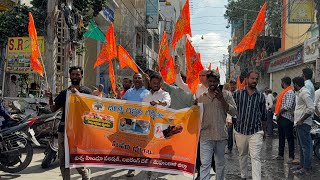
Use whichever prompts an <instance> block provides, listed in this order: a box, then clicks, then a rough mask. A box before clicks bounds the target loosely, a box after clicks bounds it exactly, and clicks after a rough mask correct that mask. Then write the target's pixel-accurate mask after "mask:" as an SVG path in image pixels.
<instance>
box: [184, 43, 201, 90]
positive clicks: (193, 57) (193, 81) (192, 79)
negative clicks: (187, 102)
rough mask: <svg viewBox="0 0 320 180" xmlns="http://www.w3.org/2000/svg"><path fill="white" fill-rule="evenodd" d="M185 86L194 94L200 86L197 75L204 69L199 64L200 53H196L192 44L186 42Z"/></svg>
mask: <svg viewBox="0 0 320 180" xmlns="http://www.w3.org/2000/svg"><path fill="white" fill-rule="evenodd" d="M186 61H187V84H188V86H189V89H190V91H191V92H192V94H195V93H196V91H197V88H198V85H199V84H200V79H199V73H200V72H201V71H202V70H203V69H204V68H203V66H202V63H201V58H200V53H198V54H197V53H196V51H195V50H194V48H193V46H192V44H191V43H190V41H189V40H188V39H187V41H186Z"/></svg>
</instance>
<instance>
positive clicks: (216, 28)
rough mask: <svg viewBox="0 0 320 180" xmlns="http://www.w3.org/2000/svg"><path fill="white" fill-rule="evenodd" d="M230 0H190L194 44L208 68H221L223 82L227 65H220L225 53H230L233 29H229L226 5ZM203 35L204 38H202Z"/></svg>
mask: <svg viewBox="0 0 320 180" xmlns="http://www.w3.org/2000/svg"><path fill="white" fill-rule="evenodd" d="M227 3H228V0H190V9H191V12H190V13H191V29H192V38H191V40H192V44H193V46H194V47H195V49H196V51H197V52H200V54H201V60H202V64H203V65H204V66H205V67H206V68H207V67H208V66H209V63H211V64H212V68H213V69H216V67H217V66H218V67H219V69H220V76H221V82H225V79H226V77H225V73H226V66H225V65H222V64H221V66H220V63H219V61H221V62H222V60H223V55H224V54H225V55H226V54H227V53H228V50H227V47H228V45H229V39H230V36H231V35H230V33H231V29H230V28H229V29H227V28H226V26H227V24H228V23H227V20H226V19H224V17H223V14H224V12H225V10H226V9H225V8H224V6H225V5H227ZM202 36H203V39H202V38H201V37H202Z"/></svg>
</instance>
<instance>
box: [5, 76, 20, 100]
mask: <svg viewBox="0 0 320 180" xmlns="http://www.w3.org/2000/svg"><path fill="white" fill-rule="evenodd" d="M7 87H8V88H7V96H8V97H18V94H19V90H18V89H19V86H18V83H17V76H16V75H12V76H11V77H10V81H9V82H8V86H7Z"/></svg>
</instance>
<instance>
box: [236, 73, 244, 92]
mask: <svg viewBox="0 0 320 180" xmlns="http://www.w3.org/2000/svg"><path fill="white" fill-rule="evenodd" d="M245 86H246V80H243V82H242V83H241V80H240V76H238V78H237V89H243V88H244V87H245Z"/></svg>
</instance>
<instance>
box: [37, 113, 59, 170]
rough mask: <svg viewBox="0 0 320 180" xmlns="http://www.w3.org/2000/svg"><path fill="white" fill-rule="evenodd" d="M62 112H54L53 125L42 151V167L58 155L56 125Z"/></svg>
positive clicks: (46, 166) (52, 161) (47, 165)
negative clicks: (44, 148)
mask: <svg viewBox="0 0 320 180" xmlns="http://www.w3.org/2000/svg"><path fill="white" fill-rule="evenodd" d="M61 116H62V112H61V111H59V112H57V113H55V115H54V116H53V117H51V118H50V119H52V122H53V125H54V126H53V127H52V129H51V134H50V137H49V138H48V139H47V140H48V145H47V147H46V150H45V151H44V154H45V156H44V158H43V160H42V163H41V167H42V168H48V167H49V166H50V165H51V164H52V163H54V162H55V160H56V159H57V156H58V126H59V123H60V121H61Z"/></svg>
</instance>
